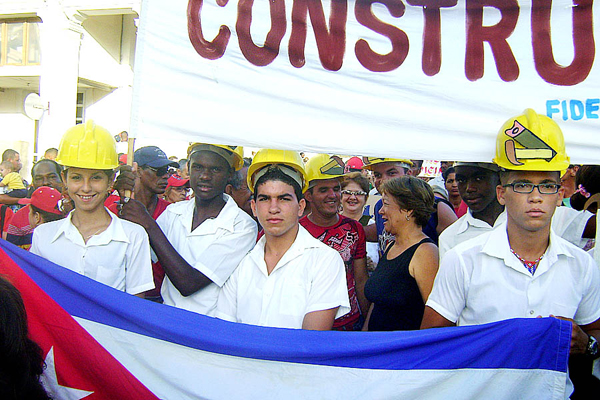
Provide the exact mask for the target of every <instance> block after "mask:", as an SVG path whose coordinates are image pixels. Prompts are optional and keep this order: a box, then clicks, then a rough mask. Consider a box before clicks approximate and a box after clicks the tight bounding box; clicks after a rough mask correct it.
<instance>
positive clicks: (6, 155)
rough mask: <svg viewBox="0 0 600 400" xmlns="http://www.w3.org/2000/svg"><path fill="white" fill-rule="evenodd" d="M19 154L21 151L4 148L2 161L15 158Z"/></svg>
mask: <svg viewBox="0 0 600 400" xmlns="http://www.w3.org/2000/svg"><path fill="white" fill-rule="evenodd" d="M17 154H19V152H18V151H16V150H13V149H6V150H4V153H2V161H8V160H9V159H13V158H15V156H16V155H17Z"/></svg>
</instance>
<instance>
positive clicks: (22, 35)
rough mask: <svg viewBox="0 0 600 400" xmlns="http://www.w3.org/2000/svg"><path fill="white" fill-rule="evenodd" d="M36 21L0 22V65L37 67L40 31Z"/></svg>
mask: <svg viewBox="0 0 600 400" xmlns="http://www.w3.org/2000/svg"><path fill="white" fill-rule="evenodd" d="M38 24H39V22H38V21H36V20H14V21H8V20H5V21H0V65H38V64H39V63H40V52H41V51H40V30H39V25H38Z"/></svg>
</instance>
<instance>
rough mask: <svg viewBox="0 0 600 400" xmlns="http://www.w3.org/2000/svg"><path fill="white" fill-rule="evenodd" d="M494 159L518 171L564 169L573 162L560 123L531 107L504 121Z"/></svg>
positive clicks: (497, 139) (505, 167) (496, 162)
mask: <svg viewBox="0 0 600 400" xmlns="http://www.w3.org/2000/svg"><path fill="white" fill-rule="evenodd" d="M493 162H494V163H495V164H496V165H498V166H499V167H501V168H504V169H508V170H518V171H565V170H566V169H567V168H568V167H569V164H570V160H569V157H568V156H567V153H566V151H565V139H564V137H563V133H562V131H561V130H560V127H559V126H558V124H557V123H556V122H554V121H553V120H552V119H551V118H548V117H546V116H545V115H540V114H538V113H536V112H535V111H533V110H532V109H531V108H528V109H526V110H525V111H524V113H523V114H522V115H518V116H516V117H513V118H510V119H509V120H508V121H506V122H505V123H504V125H502V128H500V131H499V132H498V136H497V137H496V156H495V157H494V160H493Z"/></svg>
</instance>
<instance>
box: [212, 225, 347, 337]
mask: <svg viewBox="0 0 600 400" xmlns="http://www.w3.org/2000/svg"><path fill="white" fill-rule="evenodd" d="M265 241H266V238H265V237H264V236H263V237H262V238H261V239H260V240H259V241H258V243H257V244H256V247H254V249H253V250H252V251H251V252H250V253H249V254H248V255H247V256H246V257H245V258H244V259H243V260H242V262H241V263H240V266H239V267H238V269H237V270H236V271H235V272H234V273H233V274H232V275H231V277H230V278H229V280H228V281H227V283H225V286H223V290H221V293H220V295H219V303H218V307H217V313H216V317H218V318H221V319H225V320H228V321H234V322H242V323H246V324H253V325H261V326H271V327H280V328H295V329H300V328H302V322H303V321H304V316H305V315H306V314H308V313H310V312H313V311H321V310H328V309H331V308H334V307H338V306H339V309H338V311H337V314H336V318H338V317H341V316H342V315H344V314H346V313H348V312H349V311H350V302H349V300H348V286H347V283H346V271H345V268H344V262H343V261H342V258H341V257H340V255H339V253H338V252H337V251H335V250H333V249H332V248H330V247H329V246H327V245H325V244H323V243H321V242H320V241H319V240H317V239H315V238H313V237H312V236H311V234H310V233H309V232H308V231H307V230H306V229H304V228H303V227H302V226H300V227H299V230H298V235H297V236H296V240H295V241H294V243H293V244H292V246H291V247H290V248H289V249H288V251H287V252H286V253H285V254H284V255H283V257H282V258H281V260H279V262H278V263H277V265H276V266H275V268H274V269H273V271H272V272H271V274H270V275H268V274H267V265H266V263H265V260H264V257H265Z"/></svg>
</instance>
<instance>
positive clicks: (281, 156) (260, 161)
mask: <svg viewBox="0 0 600 400" xmlns="http://www.w3.org/2000/svg"><path fill="white" fill-rule="evenodd" d="M269 165H285V166H287V167H288V168H291V169H292V170H293V171H295V172H296V173H295V174H292V175H295V176H292V175H290V177H291V178H293V179H294V180H296V181H300V182H298V184H299V185H300V187H301V188H302V192H303V193H304V192H305V191H306V189H308V180H307V179H306V178H307V177H306V170H305V169H304V161H302V157H300V154H298V153H297V152H295V151H292V150H274V149H260V150H259V151H258V152H257V153H256V155H255V156H254V159H253V160H252V164H250V166H249V167H248V177H247V180H248V188H250V190H251V191H252V192H254V184H255V183H256V181H257V180H258V177H257V173H258V172H259V171H260V170H262V169H263V168H265V167H267V166H269ZM281 170H282V172H283V173H286V172H289V171H286V170H284V169H281ZM286 174H287V173H286Z"/></svg>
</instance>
